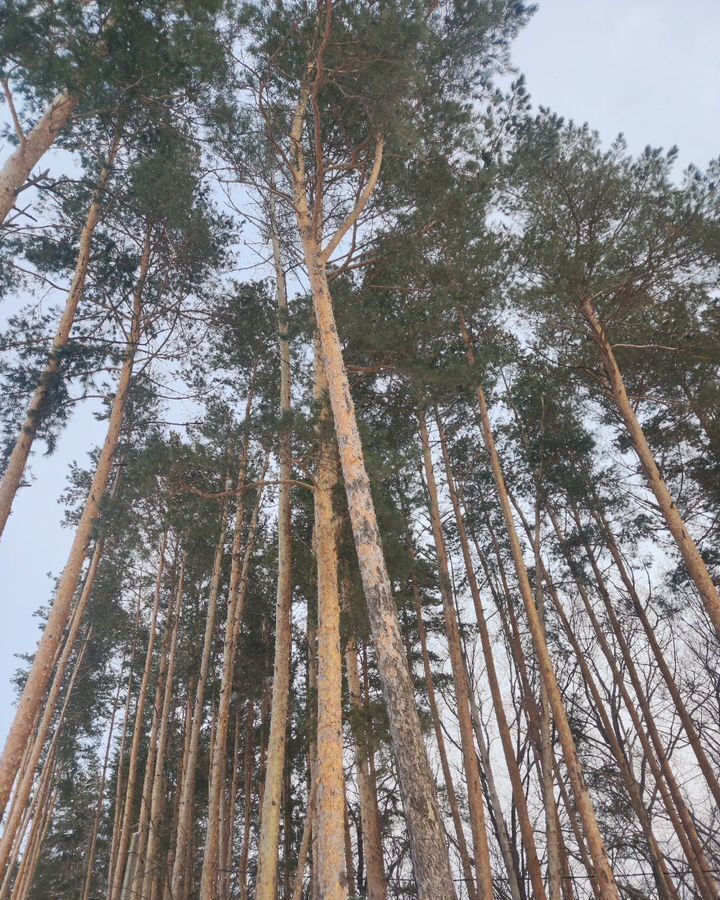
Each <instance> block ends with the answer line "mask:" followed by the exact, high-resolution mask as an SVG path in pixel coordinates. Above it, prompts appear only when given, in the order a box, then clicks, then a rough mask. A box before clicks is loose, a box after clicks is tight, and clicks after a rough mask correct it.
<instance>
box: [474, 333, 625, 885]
mask: <svg viewBox="0 0 720 900" xmlns="http://www.w3.org/2000/svg"><path fill="white" fill-rule="evenodd" d="M460 321H461V328H462V333H463V337H464V339H465V345H466V350H467V356H468V362H469V364H470V365H471V366H474V365H475V354H474V349H473V346H472V340H471V338H470V334H469V332H468V331H467V328H466V327H465V323H464V320H463V318H462V315H460ZM475 394H476V398H477V402H478V409H479V412H480V423H481V428H482V433H483V437H484V440H485V448H486V450H487V453H488V456H489V458H490V467H491V469H492V474H493V480H494V482H495V489H496V491H497V496H498V500H499V501H500V507H501V510H502V513H503V519H504V522H505V527H506V530H507V536H508V539H509V542H510V549H511V553H512V557H513V563H514V565H515V573H516V576H517V580H518V585H519V588H520V594H521V596H522V599H523V605H524V607H525V615H526V617H527V621H528V624H529V626H530V633H531V635H532V640H533V646H534V650H535V654H536V657H537V661H538V666H539V669H540V673H541V676H542V679H543V682H544V684H545V688H546V690H547V694H548V701H549V703H550V706H551V708H552V712H553V716H554V717H555V724H556V727H557V730H558V736H559V738H560V744H561V746H562V749H563V756H564V759H565V765H566V767H567V771H568V775H569V777H570V783H571V785H572V789H573V795H574V798H575V804H576V806H577V810H578V813H579V815H580V819H581V821H582V825H583V833H584V836H585V839H586V841H587V845H588V850H589V853H590V857H591V859H592V864H593V869H594V872H595V876H596V878H597V879H598V890H599V894H600V897H602V898H603V900H619V897H620V895H619V892H618V888H617V885H616V883H615V876H614V875H613V871H612V868H611V866H610V861H609V859H608V855H607V850H606V849H605V842H604V840H603V837H602V834H601V833H600V827H599V825H598V821H597V815H596V813H595V807H594V805H593V802H592V799H591V797H590V792H589V791H588V787H587V784H586V783H585V777H584V775H583V771H582V766H581V764H580V758H579V756H578V752H577V747H576V746H575V739H574V738H573V734H572V730H571V728H570V722H569V720H568V717H567V712H566V710H565V705H564V703H563V698H562V692H561V691H560V686H559V684H558V681H557V677H556V675H555V670H554V667H553V663H552V659H551V656H550V652H549V650H548V646H547V641H546V640H545V634H544V631H543V627H542V621H541V619H540V616H539V614H538V611H537V608H536V606H535V598H534V596H533V590H532V587H531V585H530V579H529V577H528V573H527V569H526V567H525V560H524V557H523V552H522V547H521V544H520V539H519V537H518V533H517V529H516V527H515V520H514V517H513V513H512V509H511V506H510V500H509V498H508V493H507V489H506V486H505V478H504V475H503V472H502V466H501V463H500V457H499V455H498V452H497V448H496V446H495V437H494V434H493V430H492V424H491V421H490V412H489V409H488V405H487V400H486V398H485V392H484V391H483V389H482V387H481V386H480V385H478V386H477V387H476V390H475Z"/></svg>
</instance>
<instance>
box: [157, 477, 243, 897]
mask: <svg viewBox="0 0 720 900" xmlns="http://www.w3.org/2000/svg"><path fill="white" fill-rule="evenodd" d="M230 487H231V481H230V479H229V478H228V479H226V482H225V490H226V491H229V490H230ZM240 487H241V485H238V488H240ZM226 532H227V502H224V503H223V507H222V513H221V515H220V534H219V537H218V542H217V547H216V549H215V558H214V560H213V573H212V579H211V582H210V593H209V597H208V605H207V611H206V614H205V635H204V639H203V649H202V655H201V657H200V672H199V674H198V680H197V685H196V687H195V699H194V702H193V711H192V718H191V725H190V740H189V742H188V751H187V756H186V757H185V759H184V776H183V784H182V791H181V793H180V803H179V806H178V820H177V834H176V838H175V858H174V860H173V868H172V875H171V880H170V884H171V888H170V890H171V896H172V897H174V898H176V900H179V898H181V897H183V896H185V887H184V885H183V884H182V880H183V878H182V876H183V873H184V871H185V862H186V859H187V853H188V848H189V845H190V833H191V831H192V827H193V812H194V800H195V776H196V773H197V761H198V751H199V748H200V730H201V728H202V724H203V720H204V713H205V688H206V686H207V679H208V672H209V671H210V656H211V654H212V647H213V639H214V636H215V615H216V612H217V602H218V596H219V594H220V583H221V581H222V561H223V551H224V549H225V535H226Z"/></svg>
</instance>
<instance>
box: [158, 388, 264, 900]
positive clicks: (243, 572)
mask: <svg viewBox="0 0 720 900" xmlns="http://www.w3.org/2000/svg"><path fill="white" fill-rule="evenodd" d="M252 403H253V388H252V383H251V387H250V390H249V391H248V398H247V405H246V412H245V418H246V421H249V418H250V412H251V409H252ZM248 459H249V433H248V431H247V430H246V434H245V440H244V442H243V450H242V454H241V458H240V468H239V472H238V479H237V482H238V489H239V490H240V488H241V487H244V485H245V483H246V481H247V466H248ZM267 468H268V456H267V454H266V456H265V460H264V462H263V465H262V469H261V472H260V479H259V486H258V488H257V493H256V497H255V506H254V508H253V512H252V516H251V520H250V525H249V527H248V535H247V541H246V543H245V552H244V553H242V542H243V519H244V514H245V505H244V499H243V498H244V491H242V490H241V491H240V494H239V499H238V504H237V507H236V510H235V531H234V534H233V545H232V557H231V564H230V586H229V589H228V608H227V618H226V621H225V635H224V638H223V664H222V674H221V678H220V696H219V699H218V729H219V740H217V741H216V742H215V744H214V745H213V750H212V753H211V758H210V787H209V796H208V826H207V833H206V839H205V851H204V854H203V865H202V874H201V892H205V893H203V894H202V896H203V897H211V896H212V891H213V886H214V884H215V878H216V875H217V870H218V865H219V828H220V807H221V803H222V784H223V780H222V777H221V773H222V770H223V762H224V755H225V748H226V746H227V729H228V723H229V720H230V706H231V703H232V689H233V674H234V671H235V655H236V651H237V642H238V636H239V633H240V628H241V626H242V618H243V612H244V608H245V598H246V596H247V591H248V583H249V577H250V567H251V563H252V557H253V552H254V549H255V538H256V534H257V527H258V519H259V516H260V507H261V505H262V498H263V481H264V479H265V474H266V473H267ZM174 877H175V876H174ZM177 877H179V874H178V875H177Z"/></svg>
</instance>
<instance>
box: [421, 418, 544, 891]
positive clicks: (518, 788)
mask: <svg viewBox="0 0 720 900" xmlns="http://www.w3.org/2000/svg"><path fill="white" fill-rule="evenodd" d="M437 425H438V433H439V435H440V446H441V449H442V454H443V461H444V464H445V477H446V479H447V485H448V492H449V494H450V501H451V503H452V507H453V512H454V515H455V524H456V526H457V530H458V537H459V538H460V548H461V550H462V555H463V562H464V564H465V574H466V575H467V579H468V585H469V587H470V594H471V596H472V598H473V605H474V607H475V617H476V621H477V625H478V631H479V633H480V644H481V646H482V651H483V658H484V660H485V672H486V675H487V680H488V685H489V687H490V695H491V697H492V705H493V711H494V713H495V719H496V721H497V726H498V734H499V735H500V742H501V744H502V747H503V753H504V757H505V764H506V766H507V770H508V774H509V776H510V783H511V785H512V790H513V804H514V806H515V810H516V812H517V816H518V822H519V824H520V832H521V835H522V840H523V844H524V846H525V853H526V855H527V867H528V874H529V875H530V882H531V885H532V889H533V894H534V896H535V897H536V898H540V897H543V896H544V890H545V888H544V884H543V880H542V870H541V868H540V861H539V859H538V855H537V848H536V845H535V835H534V832H533V827H532V823H531V821H530V813H529V811H528V807H527V800H526V797H525V790H524V787H523V782H522V776H521V774H520V768H519V766H518V762H517V758H516V756H515V748H514V747H513V740H512V732H511V730H510V725H509V723H508V720H507V716H506V714H505V705H504V701H503V696H502V690H501V688H500V680H499V678H498V674H497V669H496V668H495V657H494V654H493V649H492V644H491V642H490V633H489V631H488V626H487V620H486V618H485V610H484V608H483V603H482V597H481V596H480V587H479V585H478V582H477V578H476V576H475V566H474V565H473V559H472V555H471V553H470V543H469V541H468V536H467V530H466V528H465V517H464V516H463V511H462V506H461V503H460V497H459V494H458V490H457V487H456V485H455V478H454V476H453V471H452V463H451V460H450V452H449V448H448V444H447V436H446V434H445V429H444V427H443V424H442V422H441V421H440V418H439V417H438V419H437Z"/></svg>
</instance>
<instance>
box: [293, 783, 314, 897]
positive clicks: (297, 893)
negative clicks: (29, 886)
mask: <svg viewBox="0 0 720 900" xmlns="http://www.w3.org/2000/svg"><path fill="white" fill-rule="evenodd" d="M310 784H311V787H310V793H309V794H308V805H307V812H306V813H305V825H304V826H303V833H302V838H301V839H300V849H299V851H298V864H297V871H296V873H295V884H294V885H293V892H292V900H302V895H303V885H304V883H305V863H306V862H307V858H308V851H309V849H310V838H311V836H312V831H313V827H312V822H313V817H314V810H315V790H314V788H315V784H316V781H315V779H314V778H313V777H311V778H310Z"/></svg>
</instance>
